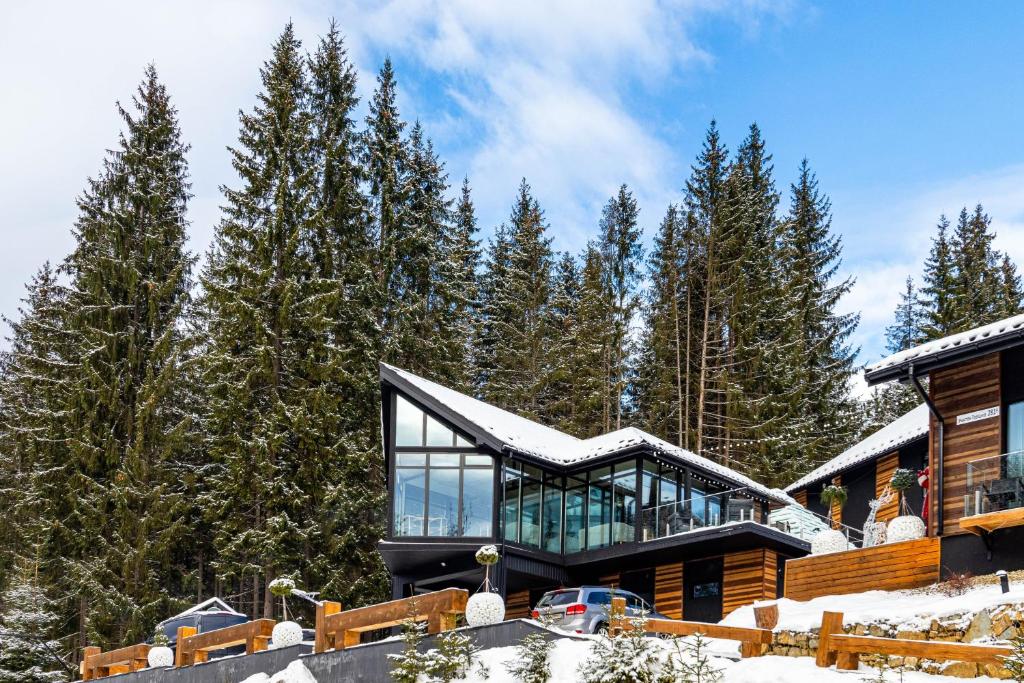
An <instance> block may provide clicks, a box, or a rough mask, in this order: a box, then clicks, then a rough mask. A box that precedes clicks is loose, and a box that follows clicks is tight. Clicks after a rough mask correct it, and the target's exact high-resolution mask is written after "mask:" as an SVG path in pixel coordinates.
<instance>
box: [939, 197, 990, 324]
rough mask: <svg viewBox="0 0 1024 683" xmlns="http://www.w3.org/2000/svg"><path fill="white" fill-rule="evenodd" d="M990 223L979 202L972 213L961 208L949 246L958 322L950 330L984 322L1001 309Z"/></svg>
mask: <svg viewBox="0 0 1024 683" xmlns="http://www.w3.org/2000/svg"><path fill="white" fill-rule="evenodd" d="M991 223H992V221H991V220H990V219H989V217H988V216H987V215H986V214H985V211H984V209H982V207H981V204H978V205H977V206H976V207H975V208H974V212H973V213H972V214H968V213H967V210H966V208H965V209H964V210H962V211H961V212H960V218H959V219H958V220H957V225H956V231H955V232H954V234H953V245H952V251H953V266H954V269H955V273H956V275H955V276H954V278H953V283H952V291H951V293H952V297H953V301H954V306H955V310H956V312H957V313H956V318H957V321H958V329H957V330H954V331H959V330H965V329H970V328H972V327H977V326H978V325H984V324H985V323H987V322H991V321H992V320H995V319H996V317H997V316H998V315H999V312H1000V311H1001V304H1000V301H999V293H1000V289H1001V287H1000V281H1001V279H1002V278H1001V274H1000V271H999V261H1000V254H999V253H998V252H997V251H996V250H995V249H994V248H993V246H992V242H993V240H994V239H995V234H994V233H992V232H990V227H991Z"/></svg>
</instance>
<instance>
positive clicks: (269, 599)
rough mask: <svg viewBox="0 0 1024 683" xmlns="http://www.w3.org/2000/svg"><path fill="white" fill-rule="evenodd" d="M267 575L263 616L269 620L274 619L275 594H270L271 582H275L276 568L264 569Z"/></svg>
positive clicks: (268, 567)
mask: <svg viewBox="0 0 1024 683" xmlns="http://www.w3.org/2000/svg"><path fill="white" fill-rule="evenodd" d="M263 571H264V573H265V574H266V585H265V586H264V590H263V616H264V617H266V618H268V619H273V617H274V594H273V593H271V592H270V582H271V581H273V580H274V568H273V567H270V566H267V567H264V569H263Z"/></svg>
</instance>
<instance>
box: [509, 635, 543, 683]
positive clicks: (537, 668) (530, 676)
mask: <svg viewBox="0 0 1024 683" xmlns="http://www.w3.org/2000/svg"><path fill="white" fill-rule="evenodd" d="M554 645H555V643H554V641H553V640H550V639H548V638H547V637H546V636H545V634H543V633H531V634H529V635H527V636H526V637H524V638H523V639H522V640H521V641H519V645H517V646H516V656H515V659H513V660H512V661H510V662H508V663H507V664H505V670H506V671H508V672H509V673H510V674H512V675H513V676H515V678H516V680H517V681H522V683H548V681H550V680H551V648H553V647H554Z"/></svg>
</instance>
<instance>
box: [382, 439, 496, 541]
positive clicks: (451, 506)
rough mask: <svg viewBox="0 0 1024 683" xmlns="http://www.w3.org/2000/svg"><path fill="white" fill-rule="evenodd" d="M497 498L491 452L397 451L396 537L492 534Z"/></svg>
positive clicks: (480, 535)
mask: <svg viewBox="0 0 1024 683" xmlns="http://www.w3.org/2000/svg"><path fill="white" fill-rule="evenodd" d="M493 498H494V467H493V461H492V460H491V458H490V457H488V456H480V455H476V454H473V453H397V454H396V456H395V499H394V510H395V520H394V523H395V536H474V537H487V536H490V535H491V515H492V514H493V510H494V507H493V505H494V504H493Z"/></svg>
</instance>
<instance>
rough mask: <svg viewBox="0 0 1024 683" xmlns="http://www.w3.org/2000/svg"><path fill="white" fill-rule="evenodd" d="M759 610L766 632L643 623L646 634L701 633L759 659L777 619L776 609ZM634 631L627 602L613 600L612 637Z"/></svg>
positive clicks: (681, 623)
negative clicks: (734, 642) (732, 642)
mask: <svg viewBox="0 0 1024 683" xmlns="http://www.w3.org/2000/svg"><path fill="white" fill-rule="evenodd" d="M754 610H755V612H756V611H757V610H764V611H763V612H761V613H760V615H759V616H758V617H757V623H758V624H765V623H771V626H769V627H767V628H743V627H739V626H722V625H720V624H705V623H703V622H699V621H675V620H674V619H647V620H646V621H645V622H644V630H645V631H646V632H647V633H664V634H668V635H673V636H692V635H696V634H698V633H700V634H703V635H705V636H707V637H708V638H723V639H725V640H738V641H740V655H741V656H743V657H760V656H761V655H762V654H764V651H765V648H766V646H767V645H770V644H771V642H772V630H771V629H772V628H773V627H774V625H775V624H774V622H773V618H772V616H771V615H772V614H774V619H775V620H777V619H778V611H777V608H776V607H775V606H774V605H772V606H771V607H764V608H762V607H755V608H754ZM633 628H635V621H634V620H633V619H631V618H628V617H626V599H625V598H619V597H613V598H612V608H611V614H610V618H609V624H608V630H609V632H610V633H611V634H612V635H617V634H619V633H622V632H623V631H630V630H633Z"/></svg>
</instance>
